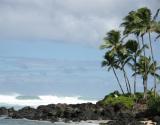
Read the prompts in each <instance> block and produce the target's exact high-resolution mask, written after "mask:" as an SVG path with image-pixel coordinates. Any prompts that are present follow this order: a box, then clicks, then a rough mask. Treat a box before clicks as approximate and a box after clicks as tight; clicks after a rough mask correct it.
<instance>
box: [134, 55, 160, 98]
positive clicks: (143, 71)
mask: <svg viewBox="0 0 160 125" xmlns="http://www.w3.org/2000/svg"><path fill="white" fill-rule="evenodd" d="M155 67H156V68H155ZM159 69H160V67H158V66H157V63H156V62H154V63H152V62H151V58H150V57H149V58H148V57H144V56H141V57H140V59H139V61H138V62H137V64H136V72H135V73H134V74H133V76H134V75H136V74H138V75H141V76H142V79H143V86H144V99H145V100H146V99H147V81H148V76H149V75H152V76H156V78H158V79H159V78H160V76H159V75H158V74H157V73H156V71H157V70H159Z"/></svg>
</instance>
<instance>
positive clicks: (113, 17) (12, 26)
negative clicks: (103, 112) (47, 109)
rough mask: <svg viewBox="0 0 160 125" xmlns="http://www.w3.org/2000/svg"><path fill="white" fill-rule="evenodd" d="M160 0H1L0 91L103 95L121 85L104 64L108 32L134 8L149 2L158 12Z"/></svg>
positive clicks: (149, 5)
mask: <svg viewBox="0 0 160 125" xmlns="http://www.w3.org/2000/svg"><path fill="white" fill-rule="evenodd" d="M115 3H116V4H115ZM159 5H160V4H159V1H158V0H154V1H153V0H141V1H139V0H130V1H128V0H119V1H117V0H81V1H75V0H61V1H60V0H14V1H12V0H1V1H0V16H1V18H0V86H1V87H0V94H1V93H21V94H31V95H32V94H33V95H34V94H37V95H38V94H55V95H82V96H85V97H87V96H90V97H95V98H97V97H98V98H99V97H103V96H104V95H105V94H106V93H109V92H111V91H112V90H113V89H118V86H117V83H116V80H115V79H114V76H113V74H112V73H108V72H107V71H105V70H104V69H102V68H101V60H102V58H103V52H102V51H101V50H99V46H100V44H101V43H102V41H103V37H104V36H105V33H106V32H107V31H109V30H110V29H112V28H116V29H117V28H119V25H120V22H121V20H122V18H123V17H124V16H125V15H126V14H127V13H128V12H129V11H131V10H134V9H137V8H139V7H143V6H148V7H150V8H151V9H152V10H153V12H155V11H156V9H158V8H159V7H160V6H159ZM155 49H157V50H156V51H157V52H158V50H159V49H158V48H157V47H155ZM157 59H159V57H158V56H157ZM120 75H121V74H120ZM121 81H123V79H121ZM140 86H141V85H140Z"/></svg>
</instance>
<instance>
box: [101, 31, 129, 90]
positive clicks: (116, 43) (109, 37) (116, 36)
mask: <svg viewBox="0 0 160 125" xmlns="http://www.w3.org/2000/svg"><path fill="white" fill-rule="evenodd" d="M122 43H123V41H122V40H121V34H120V31H116V30H111V31H110V32H108V33H107V34H106V37H105V38H104V44H103V45H101V47H100V48H101V49H107V50H109V51H111V52H112V53H114V56H116V57H117V58H118V59H119V62H117V63H118V64H117V65H119V69H121V70H122V72H123V75H124V79H125V83H126V88H127V91H128V93H130V90H131V89H130V90H129V88H130V87H129V86H130V85H129V84H130V83H129V80H128V78H127V75H126V71H125V69H124V65H123V64H124V63H123V59H122V56H120V53H122V52H123V54H121V55H124V54H125V53H124V51H123V50H124V48H123V45H122ZM120 65H121V66H120ZM120 67H121V68H120Z"/></svg>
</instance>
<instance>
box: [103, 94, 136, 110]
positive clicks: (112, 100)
mask: <svg viewBox="0 0 160 125" xmlns="http://www.w3.org/2000/svg"><path fill="white" fill-rule="evenodd" d="M101 104H103V105H109V104H111V105H116V104H122V105H124V106H125V107H126V108H132V107H133V105H134V99H133V98H132V97H127V96H123V95H121V96H118V97H111V96H109V97H107V98H105V99H103V100H102V101H101Z"/></svg>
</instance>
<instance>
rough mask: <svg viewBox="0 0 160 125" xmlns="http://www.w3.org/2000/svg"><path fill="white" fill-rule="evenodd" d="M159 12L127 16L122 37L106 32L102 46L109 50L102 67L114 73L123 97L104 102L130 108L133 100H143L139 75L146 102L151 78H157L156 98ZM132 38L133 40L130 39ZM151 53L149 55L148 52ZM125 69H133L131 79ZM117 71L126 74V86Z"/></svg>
mask: <svg viewBox="0 0 160 125" xmlns="http://www.w3.org/2000/svg"><path fill="white" fill-rule="evenodd" d="M159 11H160V9H158V10H157V12H156V13H155V15H154V16H152V12H151V10H150V9H148V8H147V7H143V8H140V9H137V10H135V11H131V12H129V13H128V15H127V16H126V17H124V19H123V22H122V24H121V27H123V35H122V33H121V32H120V31H118V30H114V29H113V30H111V31H109V32H107V33H106V36H105V38H104V43H103V44H102V45H101V47H100V48H101V49H104V50H106V52H105V55H104V60H103V61H102V66H103V67H105V68H107V69H108V71H110V70H112V71H113V73H114V75H115V78H116V80H117V83H118V86H119V87H120V90H121V92H122V94H123V95H120V96H118V97H107V98H106V99H105V100H103V103H104V104H108V103H111V104H115V103H119V102H121V103H123V104H124V105H125V106H127V107H130V106H132V105H133V102H134V101H133V100H135V99H136V98H137V99H139V98H140V97H141V93H137V91H136V87H137V75H139V76H141V78H142V85H143V88H144V93H143V99H144V100H145V101H147V98H148V99H149V97H151V96H148V97H147V95H149V94H148V79H149V76H151V77H152V78H153V79H154V86H153V92H151V93H152V94H153V96H154V97H156V96H157V95H156V93H157V92H156V89H157V80H160V75H159V74H158V72H159V71H160V66H159V65H158V63H157V61H156V60H155V57H154V56H155V55H154V54H155V52H154V49H153V45H152V43H153V41H156V40H157V39H158V38H159V37H160V21H159V20H158V18H157V17H158V16H159ZM131 35H132V37H130V36H131ZM155 36H156V37H155ZM154 37H155V38H154ZM130 38H132V39H130ZM134 38H135V39H134ZM148 50H149V53H148V52H147V51H148ZM126 69H131V71H132V75H131V76H128V75H129V73H128V72H127V70H126ZM117 71H118V72H121V73H122V74H123V77H124V81H125V83H124V85H123V84H122V83H121V81H120V80H119V76H118V74H117ZM131 77H134V83H132V82H131V81H132V80H131V79H130V78H131ZM132 84H133V85H132ZM132 86H133V88H132ZM124 87H125V89H124ZM132 91H133V92H132ZM125 93H128V94H129V95H130V96H126V95H125ZM133 95H134V96H133ZM132 96H133V97H132Z"/></svg>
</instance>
